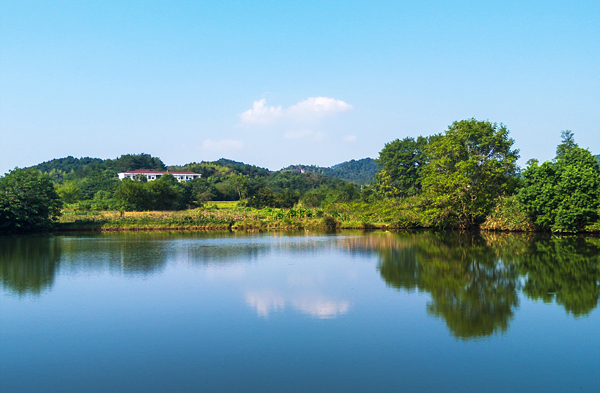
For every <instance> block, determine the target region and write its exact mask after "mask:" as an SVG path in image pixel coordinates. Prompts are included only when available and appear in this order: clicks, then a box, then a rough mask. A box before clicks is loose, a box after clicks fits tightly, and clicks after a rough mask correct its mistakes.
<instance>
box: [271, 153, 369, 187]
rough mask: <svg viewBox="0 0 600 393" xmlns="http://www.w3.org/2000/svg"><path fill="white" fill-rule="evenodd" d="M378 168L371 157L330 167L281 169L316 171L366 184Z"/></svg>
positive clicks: (296, 166)
mask: <svg viewBox="0 0 600 393" xmlns="http://www.w3.org/2000/svg"><path fill="white" fill-rule="evenodd" d="M378 170H379V166H378V165H377V163H376V162H375V160H374V159H372V158H363V159H360V160H350V161H346V162H343V163H341V164H337V165H334V166H332V167H331V168H326V167H320V166H316V165H290V166H288V167H286V168H284V169H282V171H295V172H300V173H316V174H318V175H324V176H327V177H334V178H338V179H342V180H346V181H348V182H353V183H357V184H368V183H370V182H371V181H373V177H374V176H375V174H376V173H377V171H378Z"/></svg>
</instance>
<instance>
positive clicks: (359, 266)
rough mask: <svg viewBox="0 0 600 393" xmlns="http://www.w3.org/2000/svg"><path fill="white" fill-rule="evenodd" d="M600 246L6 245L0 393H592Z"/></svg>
mask: <svg viewBox="0 0 600 393" xmlns="http://www.w3.org/2000/svg"><path fill="white" fill-rule="evenodd" d="M599 250H600V239H598V238H590V237H552V238H551V237H535V236H526V235H489V234H484V235H475V234H457V233H432V232H423V233H402V234H391V233H368V234H363V233H358V232H356V233H353V232H348V233H341V234H330V235H327V234H315V233H309V232H306V233H290V234H282V233H269V234H260V235H242V234H229V233H222V234H220V233H150V234H135V233H133V234H131V233H130V234H77V235H71V236H69V235H61V236H41V235H40V236H28V237H6V236H4V237H0V286H1V294H0V391H2V392H3V393H8V392H41V391H44V392H62V393H64V392H137V391H140V392H392V391H394V392H484V391H486V392H507V391H511V392H599V391H600V312H599V311H598V302H599V301H598V299H599V292H600V282H599V281H600V257H599V254H600V251H599Z"/></svg>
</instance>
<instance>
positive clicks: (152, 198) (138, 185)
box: [114, 174, 190, 211]
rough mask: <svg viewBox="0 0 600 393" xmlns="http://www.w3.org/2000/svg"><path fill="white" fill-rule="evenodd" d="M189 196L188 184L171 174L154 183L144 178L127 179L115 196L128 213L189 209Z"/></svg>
mask: <svg viewBox="0 0 600 393" xmlns="http://www.w3.org/2000/svg"><path fill="white" fill-rule="evenodd" d="M189 196H190V192H189V191H188V192H186V184H185V183H180V182H178V181H177V180H176V179H175V178H174V177H173V175H170V174H166V175H163V176H162V177H161V178H160V179H157V180H153V181H145V177H143V176H142V177H140V178H139V179H134V180H131V179H128V178H125V179H123V181H122V182H121V184H120V185H119V187H118V188H117V190H116V191H115V194H114V198H115V200H116V202H117V203H118V205H119V206H120V207H121V208H122V209H124V210H127V211H143V210H181V209H185V208H186V207H187V202H188V200H187V199H186V197H189Z"/></svg>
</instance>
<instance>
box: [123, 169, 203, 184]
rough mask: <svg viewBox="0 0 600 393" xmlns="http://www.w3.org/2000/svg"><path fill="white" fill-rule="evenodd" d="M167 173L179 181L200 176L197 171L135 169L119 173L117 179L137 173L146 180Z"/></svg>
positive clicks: (154, 178)
mask: <svg viewBox="0 0 600 393" xmlns="http://www.w3.org/2000/svg"><path fill="white" fill-rule="evenodd" d="M167 173H168V174H170V175H173V177H174V178H175V179H177V180H179V181H190V180H194V179H196V178H198V177H200V176H202V175H200V174H199V173H194V172H169V171H149V170H147V169H136V170H135V171H127V172H121V173H119V180H123V179H125V178H126V177H128V178H130V179H133V178H135V177H136V176H137V175H142V176H146V179H148V180H156V179H160V178H161V177H162V176H163V175H166V174H167Z"/></svg>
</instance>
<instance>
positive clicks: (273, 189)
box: [0, 119, 600, 232]
mask: <svg viewBox="0 0 600 393" xmlns="http://www.w3.org/2000/svg"><path fill="white" fill-rule="evenodd" d="M513 145H514V140H513V139H512V138H510V136H509V131H508V129H507V128H506V127H505V126H504V125H502V124H500V125H499V124H496V123H491V122H489V121H478V120H476V119H468V120H462V121H456V122H454V123H452V124H451V125H450V126H449V127H448V129H447V130H446V131H444V132H443V133H439V134H435V135H431V136H418V137H407V138H404V139H396V140H394V141H391V142H389V143H387V144H386V145H385V146H384V147H383V149H382V150H381V152H380V153H379V157H378V158H377V160H375V164H376V165H377V167H378V168H379V171H378V172H377V173H376V175H375V176H374V180H373V181H372V182H371V183H369V184H367V185H358V184H357V183H354V182H349V181H346V180H342V179H339V178H334V177H328V176H325V175H323V174H318V173H315V172H310V171H304V172H305V173H299V172H298V171H296V170H289V169H288V170H282V171H277V172H271V171H269V170H268V169H265V168H260V167H257V166H254V165H249V164H244V163H241V162H236V161H232V160H226V159H221V160H218V161H213V162H200V163H196V162H193V163H189V164H186V165H183V166H170V167H167V166H166V165H165V164H164V163H163V162H162V160H160V158H157V157H152V156H150V155H148V154H138V155H136V154H128V155H123V156H121V157H119V158H117V159H114V160H100V159H94V158H89V157H85V158H80V159H77V158H73V157H66V158H63V159H56V160H51V161H48V162H45V163H42V164H39V165H37V166H36V167H33V168H29V169H18V168H17V169H15V170H13V171H11V172H10V173H8V174H7V175H5V176H4V177H2V178H0V230H32V229H43V228H45V227H48V225H49V223H50V222H51V221H52V219H54V218H55V217H56V216H57V215H58V214H60V209H61V207H65V206H66V207H68V208H70V209H75V210H122V211H123V210H181V209H187V208H196V207H200V206H203V204H205V203H206V202H208V201H215V200H225V201H227V200H228V201H241V203H242V204H243V205H245V206H248V207H252V208H263V207H281V208H291V207H293V206H295V205H302V206H306V207H326V206H328V205H331V204H334V203H338V204H339V203H346V202H352V201H365V202H368V203H372V202H377V201H384V202H386V203H390V204H396V205H394V206H400V205H399V202H397V201H400V202H403V203H404V202H406V204H407V205H410V206H412V209H414V213H415V214H416V215H417V216H418V220H417V222H415V223H414V225H415V226H423V227H438V228H448V227H459V228H476V227H479V226H481V225H483V226H484V227H486V228H488V229H504V230H519V229H521V230H523V229H526V230H544V231H560V232H575V231H582V230H586V228H590V226H591V227H593V228H596V227H598V228H596V229H598V230H600V221H599V208H600V166H599V160H598V159H597V157H595V156H593V155H592V154H591V153H590V152H589V151H588V150H587V149H583V148H581V147H579V146H578V145H577V143H576V142H575V139H574V135H573V133H572V132H571V131H563V133H562V142H561V143H560V144H559V146H558V147H557V150H556V157H555V159H554V160H552V161H547V162H544V163H541V164H540V163H539V162H538V161H536V160H530V161H529V162H528V163H527V167H526V168H525V169H521V168H519V167H518V165H517V160H518V158H519V151H518V150H516V149H514V148H513ZM357 163H359V162H358V161H351V162H350V163H349V165H355V166H356V165H358V164H357ZM363 164H365V165H367V162H366V161H363V163H361V164H360V165H358V166H359V167H365V165H363ZM315 168H317V167H315ZM135 169H150V170H166V169H169V170H171V171H178V170H181V171H191V172H195V173H199V174H201V175H202V176H201V177H200V178H198V179H194V180H192V181H189V182H182V183H180V182H178V181H176V180H175V179H174V178H173V177H172V176H170V175H166V176H163V177H161V178H160V179H158V180H154V181H147V180H146V178H145V177H143V176H139V177H137V178H136V179H133V180H131V179H125V180H123V181H120V180H119V179H118V177H117V173H118V172H120V171H126V170H135ZM363 169H364V168H363ZM34 190H35V191H34ZM36 217H38V218H36Z"/></svg>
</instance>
